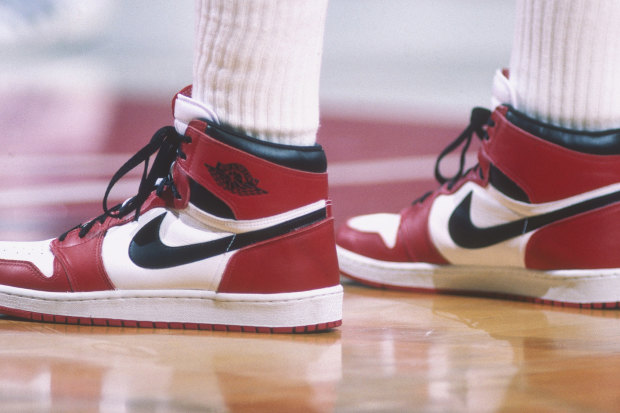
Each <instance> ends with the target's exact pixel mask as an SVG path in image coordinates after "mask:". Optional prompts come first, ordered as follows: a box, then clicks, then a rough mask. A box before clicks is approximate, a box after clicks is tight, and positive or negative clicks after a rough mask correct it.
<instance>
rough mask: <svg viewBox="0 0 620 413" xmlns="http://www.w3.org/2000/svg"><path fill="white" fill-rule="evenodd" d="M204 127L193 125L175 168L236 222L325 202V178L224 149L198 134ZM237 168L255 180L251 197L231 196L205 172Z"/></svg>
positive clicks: (198, 124) (196, 122)
mask: <svg viewBox="0 0 620 413" xmlns="http://www.w3.org/2000/svg"><path fill="white" fill-rule="evenodd" d="M205 127H206V125H205V124H204V122H201V121H193V122H192V123H191V124H190V126H189V127H188V128H187V131H186V135H188V136H190V137H191V138H192V142H191V143H189V144H183V147H182V150H183V151H184V152H185V153H186V155H187V159H185V160H181V159H179V160H178V161H177V164H178V168H179V169H180V170H182V171H183V172H184V173H185V174H187V175H188V176H189V177H191V178H192V179H194V180H195V181H196V182H198V183H199V184H200V185H202V186H203V187H205V188H206V189H208V190H209V191H211V192H212V193H213V194H215V195H216V196H217V197H218V198H220V199H221V200H222V201H224V202H225V203H226V204H227V205H228V206H229V207H230V208H231V209H232V210H233V212H234V214H235V217H236V218H237V219H255V218H261V217H265V216H270V215H275V214H278V213H281V212H285V211H288V210H291V209H294V208H298V207H301V206H303V205H307V204H311V203H313V202H316V201H318V200H321V199H326V198H327V174H326V173H310V172H303V171H298V170H295V169H291V168H286V167H283V166H280V165H276V164H273V163H271V162H268V161H265V160H263V159H261V158H258V157H256V156H253V155H250V154H248V153H246V152H243V151H240V150H237V149H235V148H232V147H230V146H227V145H225V144H223V143H221V142H219V141H217V140H215V139H212V138H210V137H209V136H207V135H205V134H204V133H202V132H201V131H200V130H201V129H204V128H205ZM233 164H235V165H241V166H242V167H243V168H245V169H246V170H247V172H248V173H249V174H250V176H251V178H252V179H254V180H255V186H256V187H257V188H258V189H259V191H258V193H255V194H239V193H234V192H232V191H230V190H228V189H226V188H225V187H223V186H222V185H221V184H218V182H217V180H216V179H215V178H214V176H213V175H212V174H211V173H210V172H209V167H211V168H217V167H218V165H221V166H226V165H233Z"/></svg>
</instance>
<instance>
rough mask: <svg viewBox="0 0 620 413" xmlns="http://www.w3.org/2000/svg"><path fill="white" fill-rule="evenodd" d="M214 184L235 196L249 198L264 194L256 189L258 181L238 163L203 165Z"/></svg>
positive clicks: (262, 190) (261, 190)
mask: <svg viewBox="0 0 620 413" xmlns="http://www.w3.org/2000/svg"><path fill="white" fill-rule="evenodd" d="M205 166H206V167H207V169H208V170H209V173H210V174H211V176H212V177H213V179H214V180H215V182H216V183H217V184H218V185H219V186H221V187H222V188H224V189H225V190H227V191H229V192H232V193H233V194H236V195H241V196H251V195H262V194H266V193H267V191H265V190H264V189H262V188H259V187H258V179H256V178H254V177H253V176H252V174H250V172H249V171H248V169H247V168H246V167H245V166H243V165H241V164H238V163H227V164H222V163H220V162H218V163H217V165H216V166H215V167H213V166H211V165H207V164H205Z"/></svg>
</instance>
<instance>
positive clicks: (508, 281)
mask: <svg viewBox="0 0 620 413" xmlns="http://www.w3.org/2000/svg"><path fill="white" fill-rule="evenodd" d="M337 251H338V261H339V265H340V270H341V271H342V273H344V274H345V275H349V276H351V277H353V278H357V279H359V280H364V281H369V282H372V283H376V284H381V285H386V286H393V287H404V288H419V289H429V290H439V291H441V290H457V291H471V292H485V293H500V294H510V295H517V296H525V297H535V298H541V299H545V300H553V301H560V302H570V303H607V302H610V303H611V302H620V268H606V269H575V270H556V271H539V270H530V269H526V268H516V267H491V266H474V265H434V264H428V263H400V262H388V261H380V260H375V259H372V258H368V257H365V256H362V255H359V254H356V253H354V252H351V251H348V250H346V249H344V248H342V247H337Z"/></svg>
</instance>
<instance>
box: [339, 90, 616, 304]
mask: <svg viewBox="0 0 620 413" xmlns="http://www.w3.org/2000/svg"><path fill="white" fill-rule="evenodd" d="M500 80H501V79H500ZM496 81H497V79H496ZM504 101H506V100H504ZM472 136H478V137H479V138H480V139H481V141H482V143H481V148H480V150H479V152H478V161H479V163H478V165H476V166H475V167H474V168H472V169H470V170H467V171H463V170H464V167H463V163H462V162H461V167H460V170H459V172H458V173H457V174H456V175H455V176H454V177H452V178H450V179H446V178H445V177H443V176H442V175H441V173H440V172H439V162H440V160H441V158H442V157H443V156H444V155H445V154H447V153H448V152H450V151H452V150H454V149H456V148H457V147H458V146H459V145H461V144H462V145H464V149H463V152H462V155H464V153H465V151H466V150H467V147H468V145H469V143H470V141H471V139H472ZM461 159H464V158H463V157H462V158H461ZM436 176H437V178H438V180H439V181H440V183H441V184H442V185H441V187H440V188H438V189H437V190H435V191H434V192H432V193H429V194H426V195H425V196H423V197H422V198H420V199H419V200H417V201H415V202H414V203H413V205H411V206H409V207H408V208H405V209H404V210H402V211H401V213H400V214H374V215H366V216H359V217H355V218H352V219H350V220H349V221H348V222H347V223H346V225H345V226H343V227H342V228H340V229H339V231H338V233H337V236H336V243H337V245H338V247H337V248H338V257H339V262H340V269H341V272H342V273H343V274H345V275H347V276H349V277H350V278H352V279H354V280H357V281H359V282H361V283H364V284H368V285H371V286H377V287H384V288H395V289H405V290H422V291H424V290H427V291H436V292H452V293H461V294H475V295H490V296H499V297H504V298H516V299H525V300H528V301H536V302H544V303H553V304H561V305H570V306H582V307H606V308H607V307H609V308H616V307H618V306H620V130H608V131H602V132H583V131H577V130H567V129H563V128H558V127H554V126H550V125H547V124H544V123H541V122H538V121H536V120H534V119H531V118H529V117H527V116H525V115H524V114H522V113H520V112H518V111H517V110H515V109H513V108H512V107H510V106H499V107H498V108H496V110H495V111H494V112H493V113H491V112H489V111H487V110H484V109H474V111H473V112H472V119H471V125H470V126H469V127H468V128H467V129H466V130H465V132H464V133H463V134H462V135H461V136H459V138H458V139H457V140H456V141H455V142H453V143H452V144H451V145H450V146H448V147H447V148H446V150H444V152H443V153H442V154H441V155H440V157H439V159H438V162H437V166H436Z"/></svg>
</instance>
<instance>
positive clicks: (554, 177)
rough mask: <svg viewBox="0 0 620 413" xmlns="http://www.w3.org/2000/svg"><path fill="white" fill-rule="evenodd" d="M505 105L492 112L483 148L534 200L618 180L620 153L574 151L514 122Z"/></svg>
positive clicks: (570, 193)
mask: <svg viewBox="0 0 620 413" xmlns="http://www.w3.org/2000/svg"><path fill="white" fill-rule="evenodd" d="M504 112H505V108H502V109H500V110H497V111H495V112H494V113H493V115H492V118H493V120H494V121H495V126H494V127H489V128H488V132H489V136H490V139H489V141H487V142H486V143H485V144H484V145H483V148H482V151H483V152H484V155H486V156H487V157H488V158H489V159H490V160H491V161H492V162H493V163H494V164H495V166H497V167H498V168H499V169H501V170H502V172H504V173H505V174H506V175H507V176H508V177H510V178H511V179H512V180H513V181H515V182H516V183H517V184H518V185H519V186H520V187H521V188H522V189H523V190H525V192H526V193H527V194H528V195H529V197H530V201H531V202H533V203H541V202H549V201H555V200H558V199H562V198H567V197H569V196H572V195H576V194H579V193H582V192H586V191H590V190H593V189H596V188H600V187H603V186H606V185H610V184H613V183H616V182H618V177H620V156H611V155H609V156H601V155H590V154H584V153H580V152H575V151H571V150H569V149H565V148H563V147H561V146H558V145H555V144H553V143H550V142H547V141H545V140H542V139H539V138H537V137H535V136H534V135H531V134H529V133H527V132H525V131H523V130H521V129H519V128H517V127H516V126H515V125H513V124H511V123H510V122H509V121H508V120H507V119H506V118H505V116H504Z"/></svg>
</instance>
